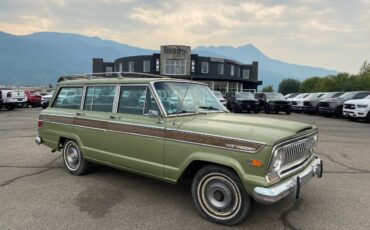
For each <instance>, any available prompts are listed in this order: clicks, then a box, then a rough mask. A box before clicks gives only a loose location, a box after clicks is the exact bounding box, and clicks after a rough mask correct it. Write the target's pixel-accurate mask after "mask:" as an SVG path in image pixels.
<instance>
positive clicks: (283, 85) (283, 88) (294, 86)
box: [279, 78, 301, 95]
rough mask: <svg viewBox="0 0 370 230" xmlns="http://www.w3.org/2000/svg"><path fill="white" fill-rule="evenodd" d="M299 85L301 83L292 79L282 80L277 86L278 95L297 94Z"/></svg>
mask: <svg viewBox="0 0 370 230" xmlns="http://www.w3.org/2000/svg"><path fill="white" fill-rule="evenodd" d="M300 85H301V82H300V81H298V80H296V79H292V78H288V79H284V80H282V81H281V82H280V84H279V93H282V94H284V95H286V94H288V93H297V92H299V86H300Z"/></svg>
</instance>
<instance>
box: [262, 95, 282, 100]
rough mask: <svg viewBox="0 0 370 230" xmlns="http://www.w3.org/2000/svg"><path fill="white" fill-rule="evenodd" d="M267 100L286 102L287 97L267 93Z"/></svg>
mask: <svg viewBox="0 0 370 230" xmlns="http://www.w3.org/2000/svg"><path fill="white" fill-rule="evenodd" d="M266 98H267V99H278V100H285V97H284V96H283V95H282V94H281V93H266Z"/></svg>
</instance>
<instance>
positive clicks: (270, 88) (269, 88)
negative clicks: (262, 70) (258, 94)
mask: <svg viewBox="0 0 370 230" xmlns="http://www.w3.org/2000/svg"><path fill="white" fill-rule="evenodd" d="M262 92H274V89H273V88H272V85H268V86H265V87H263V88H262Z"/></svg>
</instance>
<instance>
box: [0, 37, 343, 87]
mask: <svg viewBox="0 0 370 230" xmlns="http://www.w3.org/2000/svg"><path fill="white" fill-rule="evenodd" d="M155 52H158V50H150V49H143V48H139V47H134V46H130V45H127V44H121V43H118V42H115V41H111V40H104V39H101V38H99V37H88V36H84V35H79V34H70V33H57V32H39V33H33V34H30V35H22V36H16V35H11V34H8V33H4V32H1V31H0V70H1V71H0V85H8V84H11V85H22V86H26V85H30V86H31V85H47V84H49V83H51V84H53V85H54V84H55V83H56V81H57V79H58V76H60V75H62V74H71V73H86V72H91V70H92V58H94V57H101V58H104V59H105V61H113V60H115V59H116V58H119V57H124V56H132V55H145V54H147V55H148V54H152V53H155ZM192 52H193V53H197V54H199V55H204V56H212V57H224V58H228V59H233V60H236V61H239V62H242V63H252V61H258V62H259V80H262V81H263V85H269V84H272V85H273V86H274V88H275V89H277V87H278V85H279V83H280V81H281V80H282V79H284V78H287V77H290V78H295V79H298V80H304V79H305V78H307V77H311V76H326V75H330V74H336V73H337V71H335V70H329V69H324V68H319V67H311V66H303V65H296V64H289V63H286V62H283V61H279V60H276V59H272V58H269V57H268V56H267V55H266V54H264V53H262V52H261V51H260V50H259V49H258V48H256V47H255V46H253V45H252V44H247V45H244V46H239V47H232V46H218V47H216V46H199V47H196V48H194V49H193V50H192Z"/></svg>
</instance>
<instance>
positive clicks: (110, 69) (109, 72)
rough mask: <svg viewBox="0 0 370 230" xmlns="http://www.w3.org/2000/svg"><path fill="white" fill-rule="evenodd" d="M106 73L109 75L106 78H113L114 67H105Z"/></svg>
mask: <svg viewBox="0 0 370 230" xmlns="http://www.w3.org/2000/svg"><path fill="white" fill-rule="evenodd" d="M105 72H106V73H107V74H106V76H111V75H112V72H113V67H111V66H107V67H105Z"/></svg>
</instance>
